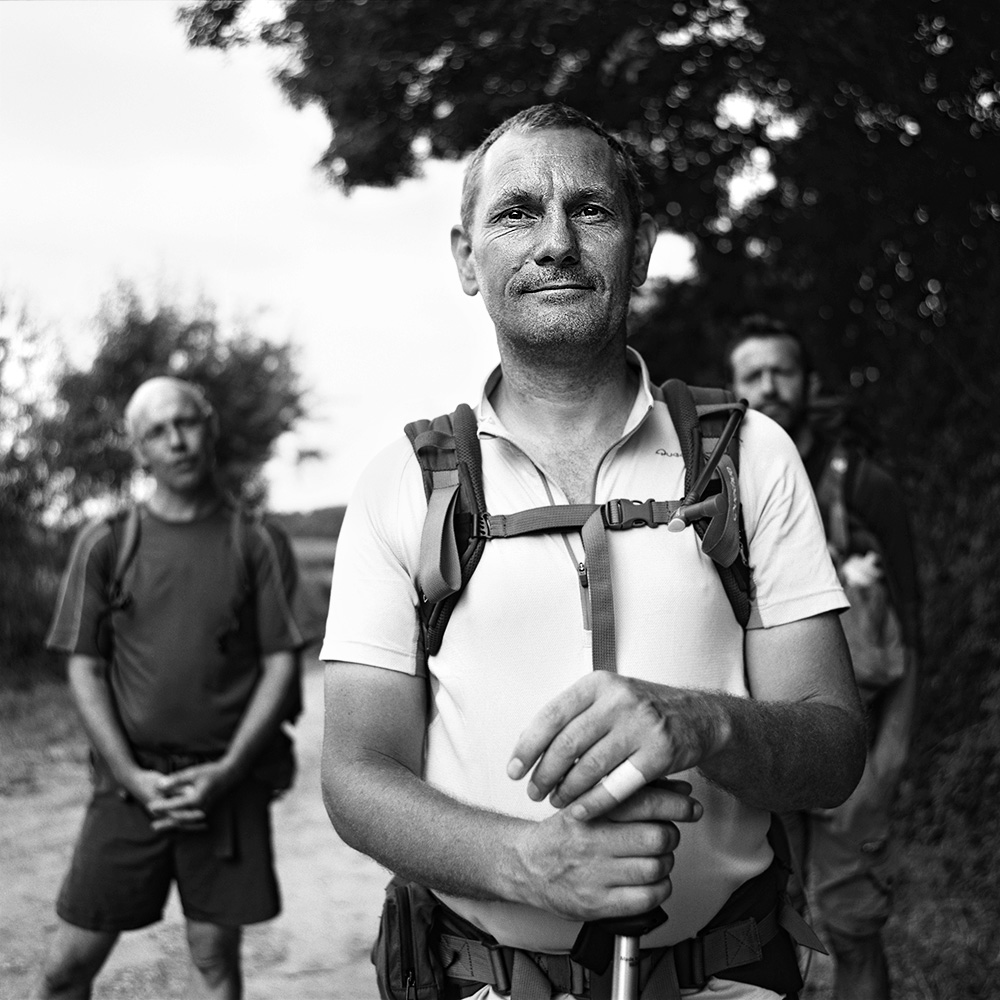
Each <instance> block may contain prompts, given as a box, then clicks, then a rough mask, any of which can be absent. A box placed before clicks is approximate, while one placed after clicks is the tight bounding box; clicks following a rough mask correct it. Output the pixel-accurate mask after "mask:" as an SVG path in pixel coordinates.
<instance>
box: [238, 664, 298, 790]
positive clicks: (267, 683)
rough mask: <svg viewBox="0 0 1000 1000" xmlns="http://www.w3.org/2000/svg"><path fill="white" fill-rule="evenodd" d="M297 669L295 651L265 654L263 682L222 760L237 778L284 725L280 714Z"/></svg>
mask: <svg viewBox="0 0 1000 1000" xmlns="http://www.w3.org/2000/svg"><path fill="white" fill-rule="evenodd" d="M297 669H298V668H297V664H296V658H295V654H294V653H291V652H281V653H272V654H270V655H268V656H265V657H264V659H263V662H262V668H261V678H260V681H259V682H258V683H257V687H256V688H255V689H254V693H253V696H252V697H251V699H250V702H249V704H248V705H247V709H246V711H245V712H244V713H243V717H242V719H240V723H239V725H238V726H237V728H236V732H235V733H234V734H233V738H232V740H231V741H230V743H229V746H228V748H227V749H226V753H225V755H224V756H223V758H222V760H221V764H222V766H223V767H224V768H225V770H226V772H227V774H229V775H230V777H231V778H232V779H233V780H234V781H236V780H239V779H240V778H242V777H243V776H244V775H245V774H246V773H247V771H248V770H249V769H250V768H251V767H252V766H253V764H254V761H255V760H256V759H257V757H258V756H259V755H260V753H261V752H262V751H263V750H264V749H265V748H266V747H267V745H268V743H269V742H270V740H271V738H272V737H273V736H274V734H275V732H276V731H277V729H278V727H279V726H280V725H281V721H282V720H281V713H282V711H283V710H284V706H285V704H286V696H287V695H288V691H289V689H290V687H291V685H292V684H294V683H295V682H296V672H297Z"/></svg>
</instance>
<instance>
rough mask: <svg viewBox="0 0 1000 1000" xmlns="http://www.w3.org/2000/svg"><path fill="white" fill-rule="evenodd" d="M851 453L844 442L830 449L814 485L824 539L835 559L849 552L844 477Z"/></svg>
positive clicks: (845, 476)
mask: <svg viewBox="0 0 1000 1000" xmlns="http://www.w3.org/2000/svg"><path fill="white" fill-rule="evenodd" d="M850 468H851V453H850V451H849V450H848V448H847V446H846V445H845V444H844V443H843V441H839V440H838V441H837V442H836V443H835V444H834V445H833V447H832V448H831V449H830V454H829V455H828V456H827V459H826V464H825V465H824V467H823V472H822V474H821V475H820V477H819V482H818V483H817V484H816V502H817V503H818V504H819V509H820V512H821V513H822V515H823V522H824V525H825V526H826V534H827V539H828V540H829V542H830V546H831V547H832V548H833V551H834V552H835V553H836V555H837V557H838V559H843V558H844V557H845V556H846V555H847V553H848V552H849V551H850V540H851V529H850V519H849V515H848V512H847V477H848V472H849V470H850Z"/></svg>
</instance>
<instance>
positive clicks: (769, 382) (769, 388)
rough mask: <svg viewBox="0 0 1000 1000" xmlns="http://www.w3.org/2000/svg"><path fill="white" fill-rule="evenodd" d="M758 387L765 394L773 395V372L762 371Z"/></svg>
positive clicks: (774, 386) (774, 384)
mask: <svg viewBox="0 0 1000 1000" xmlns="http://www.w3.org/2000/svg"><path fill="white" fill-rule="evenodd" d="M760 388H761V391H762V392H763V393H764V395H765V396H773V395H774V393H775V388H776V383H775V381H774V373H773V372H762V373H761V376H760Z"/></svg>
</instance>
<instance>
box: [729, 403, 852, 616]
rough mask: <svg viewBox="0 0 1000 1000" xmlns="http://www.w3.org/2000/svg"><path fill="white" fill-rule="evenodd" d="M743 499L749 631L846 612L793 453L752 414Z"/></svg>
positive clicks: (744, 447)
mask: <svg viewBox="0 0 1000 1000" xmlns="http://www.w3.org/2000/svg"><path fill="white" fill-rule="evenodd" d="M740 497H741V501H742V503H743V513H744V523H745V526H746V531H747V542H748V545H749V550H750V567H751V571H752V578H753V588H754V589H753V599H752V602H751V610H750V621H749V624H748V626H747V627H748V628H770V627H772V626H774V625H784V624H787V623H788V622H793V621H799V620H801V619H803V618H811V617H812V616H814V615H818V614H822V613H823V612H826V611H842V610H844V609H845V608H847V607H849V603H848V601H847V598H846V597H845V596H844V591H843V589H842V587H841V586H840V581H839V580H838V579H837V572H836V570H835V569H834V566H833V561H832V559H831V558H830V553H829V550H828V548H827V544H826V535H825V533H824V531H823V522H822V520H821V518H820V513H819V507H818V505H817V503H816V497H815V494H814V493H813V489H812V486H811V485H810V484H809V477H808V476H807V475H806V470H805V467H804V466H803V464H802V459H801V458H800V457H799V453H798V450H797V449H796V447H795V444H794V443H793V441H792V439H791V438H790V437H789V436H788V435H787V434H786V433H785V432H784V431H783V430H782V429H781V428H780V427H779V426H778V425H777V424H776V423H775V422H774V421H773V420H771V419H770V418H769V417H767V416H766V415H765V414H762V413H757V412H754V411H750V412H749V413H747V415H746V419H745V420H744V424H743V429H742V431H741V436H740Z"/></svg>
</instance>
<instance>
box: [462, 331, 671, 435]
mask: <svg viewBox="0 0 1000 1000" xmlns="http://www.w3.org/2000/svg"><path fill="white" fill-rule="evenodd" d="M625 352H626V358H625V360H626V363H627V364H628V366H629V367H630V368H632V369H634V370H635V372H636V374H637V375H638V376H639V388H638V390H637V391H636V394H635V402H634V403H633V404H632V409H631V411H630V413H629V415H628V419H627V420H626V421H625V430H624V432H623V433H622V437H621V440H622V441H624V440H625V439H626V438H627V437H629V436H630V435H631V434H632V433H633V431H635V430H636V429H637V428H638V427H639V426H640V425H641V424H642V423H643V421H644V420H645V419H646V417H647V416H648V415H649V413H650V412H651V411H652V409H653V399H654V397H653V386H652V383H651V382H650V380H649V369H648V368H647V367H646V362H645V361H643V359H642V355H641V354H639V352H638V351H637V350H635V348H633V347H626V348H625ZM502 377H503V371H502V370H501V366H500V365H497V366H496V368H494V369H493V371H491V372H490V374H489V376H488V377H487V379H486V382H485V383H484V384H483V391H482V394H481V395H480V398H479V406H478V407H477V409H476V417H477V418H478V422H479V436H480V437H483V436H484V435H485V436H488V437H504V438H508V439H510V434H509V433H508V431H507V429H506V428H505V427H504V426H503V424H502V423H501V422H500V418H499V417H498V416H497V412H496V410H494V409H493V404H492V403H491V402H490V396H491V395H492V394H493V392H494V390H495V389H496V387H497V386H498V385H499V384H500V379H501V378H502Z"/></svg>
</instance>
